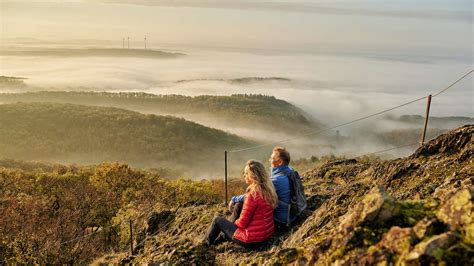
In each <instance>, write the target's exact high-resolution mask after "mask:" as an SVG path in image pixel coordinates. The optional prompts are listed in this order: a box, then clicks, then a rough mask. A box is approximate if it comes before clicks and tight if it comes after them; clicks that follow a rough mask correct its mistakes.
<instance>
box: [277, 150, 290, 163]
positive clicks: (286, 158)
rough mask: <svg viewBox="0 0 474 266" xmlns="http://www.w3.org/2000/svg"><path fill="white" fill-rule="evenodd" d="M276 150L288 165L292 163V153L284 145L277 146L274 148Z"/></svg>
mask: <svg viewBox="0 0 474 266" xmlns="http://www.w3.org/2000/svg"><path fill="white" fill-rule="evenodd" d="M273 151H274V152H276V153H277V155H278V158H279V159H280V160H281V161H282V162H283V164H285V165H288V164H290V160H291V158H290V153H289V152H288V151H287V150H286V148H283V147H275V148H274V149H273Z"/></svg>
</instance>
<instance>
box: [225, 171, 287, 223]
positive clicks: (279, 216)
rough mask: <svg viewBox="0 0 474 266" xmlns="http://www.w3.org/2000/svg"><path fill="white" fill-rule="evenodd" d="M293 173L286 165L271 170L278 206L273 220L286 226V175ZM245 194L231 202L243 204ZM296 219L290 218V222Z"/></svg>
mask: <svg viewBox="0 0 474 266" xmlns="http://www.w3.org/2000/svg"><path fill="white" fill-rule="evenodd" d="M290 171H293V169H291V167H289V166H288V165H282V166H279V167H274V168H272V176H271V179H272V183H273V186H275V190H276V193H277V195H278V206H277V208H276V209H275V210H274V211H273V218H274V219H275V221H277V222H279V223H282V224H286V222H287V217H288V207H289V204H290V180H288V173H289V172H290ZM244 199H245V194H242V195H239V196H234V197H232V202H234V203H235V202H244ZM295 219H296V217H294V216H290V222H293V221H294V220H295Z"/></svg>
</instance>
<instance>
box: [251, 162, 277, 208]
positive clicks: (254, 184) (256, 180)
mask: <svg viewBox="0 0 474 266" xmlns="http://www.w3.org/2000/svg"><path fill="white" fill-rule="evenodd" d="M244 175H246V176H247V178H249V180H250V185H249V186H248V188H247V192H250V193H251V194H252V196H253V197H254V198H255V197H256V196H257V192H258V193H260V194H261V195H262V197H263V199H264V200H265V201H266V202H267V203H268V204H269V205H270V206H272V207H273V208H276V207H277V205H278V196H277V194H276V191H275V187H274V186H273V183H272V180H271V179H270V177H269V175H268V173H267V170H265V166H264V165H263V164H262V163H261V162H259V161H257V160H249V161H248V162H247V164H246V165H245V169H244Z"/></svg>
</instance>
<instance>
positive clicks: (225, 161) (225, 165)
mask: <svg viewBox="0 0 474 266" xmlns="http://www.w3.org/2000/svg"><path fill="white" fill-rule="evenodd" d="M224 169H225V175H224V177H225V203H226V204H227V202H228V200H227V151H225V152H224Z"/></svg>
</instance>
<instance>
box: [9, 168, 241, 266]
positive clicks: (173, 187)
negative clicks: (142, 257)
mask: <svg viewBox="0 0 474 266" xmlns="http://www.w3.org/2000/svg"><path fill="white" fill-rule="evenodd" d="M244 187H245V184H243V182H242V180H231V181H230V182H229V194H237V193H242V192H243V190H244ZM223 199H224V182H223V181H222V180H201V181H193V180H189V179H184V178H179V179H165V178H162V177H160V176H158V175H157V174H156V173H154V172H146V171H141V170H136V169H132V168H130V167H129V166H128V165H126V164H123V163H104V164H101V165H98V166H94V167H77V166H67V167H66V166H58V167H54V168H52V169H48V170H47V171H44V170H41V169H28V170H22V169H18V168H16V169H13V168H0V217H2V218H1V219H0V264H2V263H4V262H8V263H21V264H31V263H35V264H46V263H47V264H66V263H67V264H71V263H77V264H85V263H88V262H90V261H91V260H92V259H93V258H95V257H98V256H100V255H101V254H103V253H105V252H106V251H107V252H108V251H111V250H120V249H123V248H125V246H126V245H127V244H128V242H127V241H128V226H126V225H127V224H128V220H130V219H133V220H134V223H135V224H138V223H142V224H143V222H144V221H145V219H146V217H147V214H149V213H150V212H151V211H153V210H158V209H161V208H167V209H169V208H173V207H177V206H180V205H183V204H189V203H192V204H196V203H218V202H223ZM71 240H73V241H71Z"/></svg>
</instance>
